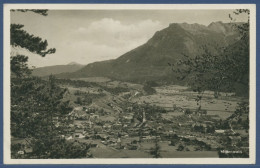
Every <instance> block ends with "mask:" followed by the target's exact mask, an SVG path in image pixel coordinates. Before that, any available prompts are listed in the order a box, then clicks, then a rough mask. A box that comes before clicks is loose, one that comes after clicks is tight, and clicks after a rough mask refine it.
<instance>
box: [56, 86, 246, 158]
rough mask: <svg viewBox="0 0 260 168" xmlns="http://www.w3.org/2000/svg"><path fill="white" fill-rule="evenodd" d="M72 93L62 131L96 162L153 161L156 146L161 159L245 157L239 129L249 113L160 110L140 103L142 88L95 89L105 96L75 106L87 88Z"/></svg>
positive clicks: (59, 121) (182, 109)
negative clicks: (115, 91) (83, 146)
mask: <svg viewBox="0 0 260 168" xmlns="http://www.w3.org/2000/svg"><path fill="white" fill-rule="evenodd" d="M110 84H111V83H110ZM84 89H87V90H88V92H86V90H84ZM71 90H73V92H74V95H76V96H75V97H74V99H75V100H76V101H75V102H76V103H75V107H74V109H73V111H72V112H71V113H70V114H69V115H68V116H66V117H67V120H68V121H69V124H67V127H66V129H64V130H62V132H63V134H64V135H63V138H65V139H66V140H67V141H76V142H79V143H84V144H88V145H90V147H91V148H90V151H89V155H92V156H93V157H94V158H118V157H121V158H135V157H143V158H151V157H153V156H152V155H151V150H152V149H153V147H154V146H155V143H158V144H159V146H160V149H159V150H160V151H159V152H160V155H161V157H169V158H171V157H189V156H190V157H194V153H197V154H198V157H227V156H228V155H232V157H234V156H233V155H237V157H241V156H242V157H246V156H248V152H249V151H248V128H245V126H243V124H242V123H244V122H246V115H248V114H243V117H241V116H239V117H238V116H233V118H231V117H229V118H226V119H222V118H219V117H218V115H216V114H214V115H213V114H208V113H209V112H207V110H200V111H197V110H194V109H189V108H186V109H185V108H182V107H179V106H176V104H174V105H173V106H172V107H171V108H164V107H160V106H158V105H155V104H151V103H150V102H148V101H147V102H146V101H140V97H141V98H142V96H143V97H144V96H147V95H145V93H143V91H142V90H140V89H139V90H138V91H137V90H134V91H132V90H131V91H129V92H125V91H123V92H122V93H119V94H111V93H109V92H107V91H100V88H99V89H97V93H98V94H100V92H102V95H103V96H96V98H94V99H93V100H91V101H90V102H89V101H88V102H87V103H86V102H85V101H84V100H82V101H80V102H78V100H79V98H78V97H79V95H80V97H84V94H89V92H91V89H89V88H83V90H82V88H80V91H79V90H77V89H75V88H72V89H71ZM92 91H93V88H92ZM79 93H80V94H79ZM93 93H94V92H93ZM93 93H92V94H93ZM89 95H90V94H89ZM136 100H139V101H136ZM231 114H232V113H231ZM230 116H232V115H230ZM238 120H239V122H238ZM54 122H55V125H56V126H57V127H59V125H60V124H62V122H63V121H62V120H60V119H59V117H58V116H57V117H55V118H54Z"/></svg>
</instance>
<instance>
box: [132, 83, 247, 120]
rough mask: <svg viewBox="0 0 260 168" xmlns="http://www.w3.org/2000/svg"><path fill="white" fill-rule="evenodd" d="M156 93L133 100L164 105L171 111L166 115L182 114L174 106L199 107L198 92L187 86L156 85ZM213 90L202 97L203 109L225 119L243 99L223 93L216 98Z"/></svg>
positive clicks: (209, 113)
mask: <svg viewBox="0 0 260 168" xmlns="http://www.w3.org/2000/svg"><path fill="white" fill-rule="evenodd" d="M155 89H156V92H157V93H156V94H153V95H146V96H141V97H138V98H134V99H133V100H132V101H133V102H146V103H149V104H154V105H157V106H161V107H164V108H165V109H167V110H168V111H169V112H168V113H167V114H165V115H167V116H176V115H181V114H182V113H181V112H173V111H172V110H173V106H174V105H176V106H177V107H181V108H183V109H191V110H195V109H197V108H198V105H197V102H196V101H195V98H196V96H197V93H195V92H191V91H188V88H187V87H184V86H178V85H171V86H161V87H156V88H155ZM213 94H214V93H213V92H210V91H207V92H206V93H205V94H204V95H203V98H202V103H201V106H202V109H205V110H207V114H208V115H218V116H219V117H220V118H222V119H225V118H227V117H229V116H230V115H231V114H232V113H233V112H234V111H235V109H236V106H237V103H238V102H241V101H242V100H243V99H242V98H239V97H234V96H232V95H226V94H224V93H222V96H220V97H219V98H214V96H213Z"/></svg>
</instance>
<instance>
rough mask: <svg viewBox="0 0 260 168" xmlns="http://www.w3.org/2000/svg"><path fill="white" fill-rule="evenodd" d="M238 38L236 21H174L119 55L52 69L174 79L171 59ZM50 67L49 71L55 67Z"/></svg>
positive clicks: (64, 74) (72, 74)
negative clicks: (206, 22) (72, 66)
mask: <svg viewBox="0 0 260 168" xmlns="http://www.w3.org/2000/svg"><path fill="white" fill-rule="evenodd" d="M238 24H239V23H238ZM238 40H239V38H238V33H237V32H236V31H235V30H234V23H222V22H213V23H211V24H210V25H208V26H204V25H200V24H187V23H172V24H170V25H169V27H167V28H165V29H163V30H160V31H157V32H156V33H155V34H154V36H153V37H152V38H151V39H150V40H148V41H147V42H146V43H145V44H143V45H141V46H139V47H137V48H135V49H133V50H131V51H129V52H127V53H125V54H123V55H122V56H120V57H118V58H117V59H114V60H107V61H101V62H94V63H91V64H88V65H86V66H84V67H83V66H82V67H79V66H76V67H74V68H71V69H70V71H69V70H68V69H69V68H68V65H66V66H60V67H58V66H57V67H55V68H54V67H53V70H54V69H55V70H56V71H55V74H57V75H56V76H57V77H59V78H84V77H109V78H112V79H117V80H123V81H132V82H143V81H153V80H155V81H163V82H175V81H176V78H175V76H174V74H173V72H172V71H171V68H170V67H169V66H168V63H175V62H176V61H178V60H180V59H183V57H184V55H186V56H189V57H194V56H196V55H199V54H202V53H203V52H205V48H206V49H207V50H208V51H209V52H211V53H218V52H219V48H221V47H227V46H230V45H232V44H234V43H236V42H237V41H238ZM56 68H57V69H56ZM67 68H68V69H67ZM77 68H79V69H77ZM47 69H48V72H50V71H51V69H52V68H50V67H47ZM35 70H37V69H35ZM39 71H40V72H42V73H40V74H41V76H42V75H44V72H43V71H44V68H42V69H41V70H37V72H38V74H39ZM59 72H60V74H58V73H59ZM34 74H35V72H34ZM45 74H47V72H46V73H45ZM53 74H54V72H53Z"/></svg>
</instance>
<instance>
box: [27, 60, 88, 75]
mask: <svg viewBox="0 0 260 168" xmlns="http://www.w3.org/2000/svg"><path fill="white" fill-rule="evenodd" d="M83 67H84V65H81V64H78V63H76V62H71V63H69V64H67V65H54V66H46V67H40V68H35V69H33V71H32V75H33V76H40V77H44V76H49V75H51V74H52V75H56V74H60V73H72V72H75V71H77V70H79V69H81V68H83Z"/></svg>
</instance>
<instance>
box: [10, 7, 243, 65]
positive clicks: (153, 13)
mask: <svg viewBox="0 0 260 168" xmlns="http://www.w3.org/2000/svg"><path fill="white" fill-rule="evenodd" d="M232 12H233V10H49V11H48V16H42V15H39V14H35V13H33V12H25V13H23V12H11V23H17V24H18V23H19V24H23V25H24V28H23V29H24V30H26V31H27V32H28V33H30V34H33V35H35V36H39V37H41V38H43V39H46V40H47V41H48V44H49V45H48V47H49V48H56V53H54V54H50V55H47V56H46V57H44V58H43V57H41V56H39V55H35V54H31V53H29V52H27V51H26V50H23V49H19V48H12V53H13V54H17V53H19V54H26V55H28V56H29V66H34V67H43V66H51V65H65V64H68V63H70V62H77V63H80V64H84V65H86V64H89V63H92V62H96V61H102V60H109V59H115V58H118V57H119V56H121V55H122V54H124V53H126V52H128V51H130V50H132V49H134V48H136V47H138V46H140V45H142V44H144V43H145V42H147V41H148V40H149V39H150V38H151V37H152V36H153V35H154V33H155V32H156V31H159V30H161V29H164V28H166V27H168V26H169V24H170V23H184V22H186V23H189V24H192V23H198V24H203V25H206V26H207V25H209V24H210V23H211V22H217V21H222V22H224V23H227V22H230V19H229V17H228V16H229V14H231V13H232ZM246 20H247V16H240V17H239V18H238V17H236V21H246Z"/></svg>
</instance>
